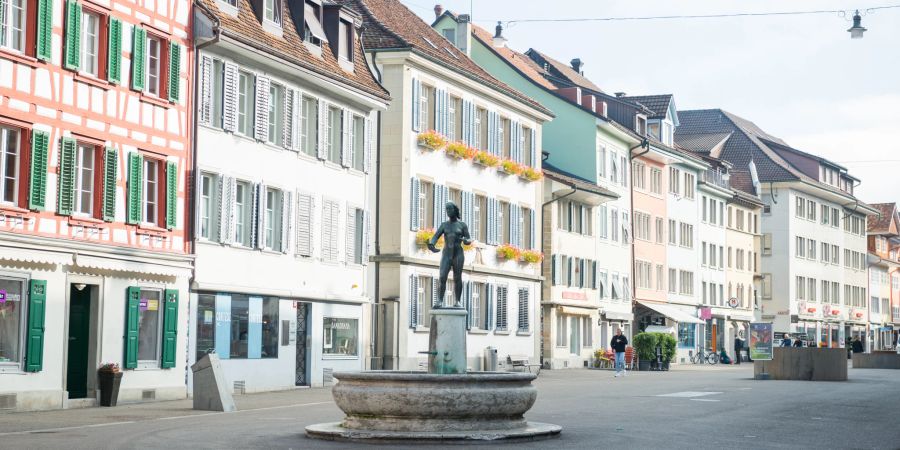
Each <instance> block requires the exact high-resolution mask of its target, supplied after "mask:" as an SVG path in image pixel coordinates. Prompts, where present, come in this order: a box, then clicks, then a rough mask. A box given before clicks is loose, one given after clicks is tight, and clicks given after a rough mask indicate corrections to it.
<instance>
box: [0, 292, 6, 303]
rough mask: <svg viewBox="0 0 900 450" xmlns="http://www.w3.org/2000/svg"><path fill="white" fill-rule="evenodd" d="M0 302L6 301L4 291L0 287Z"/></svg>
mask: <svg viewBox="0 0 900 450" xmlns="http://www.w3.org/2000/svg"><path fill="white" fill-rule="evenodd" d="M0 303H6V291H5V290H3V289H0Z"/></svg>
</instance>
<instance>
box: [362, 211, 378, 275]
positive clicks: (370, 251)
mask: <svg viewBox="0 0 900 450" xmlns="http://www.w3.org/2000/svg"><path fill="white" fill-rule="evenodd" d="M363 227H365V228H363V242H362V250H363V258H362V263H363V265H366V264H368V263H369V256H371V255H374V254H375V240H374V239H372V224H371V223H370V220H369V212H368V211H363Z"/></svg>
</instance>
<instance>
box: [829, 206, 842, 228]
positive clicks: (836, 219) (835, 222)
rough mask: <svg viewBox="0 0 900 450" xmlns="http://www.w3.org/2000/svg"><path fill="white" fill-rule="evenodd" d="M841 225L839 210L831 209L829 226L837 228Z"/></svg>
mask: <svg viewBox="0 0 900 450" xmlns="http://www.w3.org/2000/svg"><path fill="white" fill-rule="evenodd" d="M840 224H841V210H839V209H837V208H832V209H831V226H832V227H834V228H837V227H838V226H840Z"/></svg>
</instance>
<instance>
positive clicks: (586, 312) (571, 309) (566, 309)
mask: <svg viewBox="0 0 900 450" xmlns="http://www.w3.org/2000/svg"><path fill="white" fill-rule="evenodd" d="M596 310H597V308H583V307H578V306H557V307H556V312H557V313H560V314H567V315H570V316H590V315H591V314H592V313H593V312H594V311H596Z"/></svg>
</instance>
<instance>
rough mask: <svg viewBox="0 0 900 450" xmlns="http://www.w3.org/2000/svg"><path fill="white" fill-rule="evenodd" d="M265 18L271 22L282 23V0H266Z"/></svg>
mask: <svg viewBox="0 0 900 450" xmlns="http://www.w3.org/2000/svg"><path fill="white" fill-rule="evenodd" d="M263 18H264V19H265V20H268V21H269V22H272V23H275V24H278V25H281V0H265V3H264V7H263Z"/></svg>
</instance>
